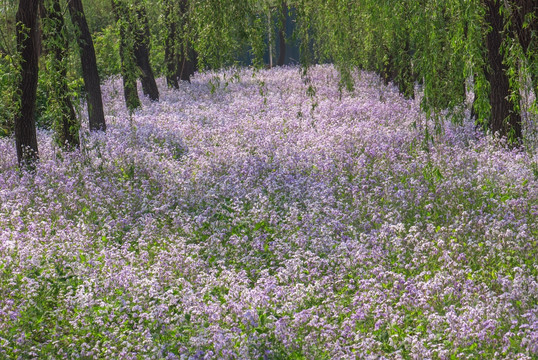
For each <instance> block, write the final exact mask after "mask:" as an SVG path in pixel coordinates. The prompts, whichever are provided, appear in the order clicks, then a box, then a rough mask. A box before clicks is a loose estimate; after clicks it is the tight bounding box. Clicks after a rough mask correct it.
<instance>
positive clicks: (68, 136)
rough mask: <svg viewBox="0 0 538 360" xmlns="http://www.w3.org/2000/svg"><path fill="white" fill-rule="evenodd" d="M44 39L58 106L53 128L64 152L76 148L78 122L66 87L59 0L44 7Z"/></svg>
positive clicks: (63, 24)
mask: <svg viewBox="0 0 538 360" xmlns="http://www.w3.org/2000/svg"><path fill="white" fill-rule="evenodd" d="M43 10H44V14H43V15H44V19H43V21H44V22H46V24H44V25H45V26H44V27H45V31H44V36H46V38H45V44H46V48H47V50H48V51H49V52H50V53H51V56H53V57H54V58H53V59H52V60H51V62H50V68H49V71H50V72H51V74H50V76H51V77H52V78H53V84H54V86H55V88H54V89H53V91H52V92H53V94H54V96H55V98H56V101H57V103H58V116H59V124H56V126H55V128H56V129H55V130H56V141H57V143H58V144H59V145H60V146H62V147H65V148H66V149H72V148H75V147H78V145H79V137H78V128H79V126H78V122H77V117H76V114H75V110H74V108H73V104H72V102H71V98H70V96H69V89H68V86H67V64H66V61H65V59H66V57H67V51H68V46H69V42H68V39H67V36H66V35H65V23H64V18H63V16H62V8H61V6H60V1H59V0H52V4H51V6H49V7H47V6H45V7H44V9H43Z"/></svg>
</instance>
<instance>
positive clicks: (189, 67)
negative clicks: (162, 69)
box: [177, 0, 197, 82]
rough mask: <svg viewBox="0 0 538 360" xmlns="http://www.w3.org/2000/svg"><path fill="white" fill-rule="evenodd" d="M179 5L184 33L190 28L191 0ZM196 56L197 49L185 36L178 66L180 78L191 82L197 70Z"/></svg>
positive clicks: (181, 2) (185, 0)
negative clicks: (189, 12)
mask: <svg viewBox="0 0 538 360" xmlns="http://www.w3.org/2000/svg"><path fill="white" fill-rule="evenodd" d="M179 6H180V15H181V18H182V19H183V22H182V24H181V26H182V30H183V33H184V34H185V33H186V32H187V29H188V15H189V14H188V11H189V9H188V7H189V1H188V0H181V1H180V3H179ZM196 58H197V55H196V51H195V50H194V47H193V46H192V43H191V42H190V40H189V39H188V38H187V37H185V36H183V39H182V42H181V52H180V54H179V64H178V68H177V77H178V78H179V79H180V80H182V81H188V82H191V76H192V75H194V73H195V71H196V61H197V60H196Z"/></svg>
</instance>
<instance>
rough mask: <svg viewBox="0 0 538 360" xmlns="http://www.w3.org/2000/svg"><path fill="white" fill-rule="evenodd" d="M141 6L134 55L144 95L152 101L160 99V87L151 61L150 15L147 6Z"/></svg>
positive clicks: (138, 11)
mask: <svg viewBox="0 0 538 360" xmlns="http://www.w3.org/2000/svg"><path fill="white" fill-rule="evenodd" d="M139 6H140V7H139V8H138V9H137V10H136V16H137V18H138V23H139V25H138V26H137V31H136V34H135V44H134V55H135V59H136V64H137V65H138V67H139V69H140V71H141V73H140V81H141V83H142V91H143V92H144V95H146V96H148V97H149V98H150V99H151V100H152V101H159V89H158V88H157V83H156V82H155V76H154V75H153V70H152V69H151V63H150V61H149V44H150V33H149V24H148V15H147V13H146V8H145V7H144V6H143V5H141V4H140V5H139Z"/></svg>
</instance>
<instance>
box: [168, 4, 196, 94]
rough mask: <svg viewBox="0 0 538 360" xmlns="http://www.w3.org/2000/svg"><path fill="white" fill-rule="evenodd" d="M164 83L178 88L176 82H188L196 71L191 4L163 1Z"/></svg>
mask: <svg viewBox="0 0 538 360" xmlns="http://www.w3.org/2000/svg"><path fill="white" fill-rule="evenodd" d="M163 7H164V14H163V15H164V16H163V20H164V23H163V25H164V28H165V29H166V32H165V46H164V61H165V64H166V82H167V84H168V86H169V87H173V88H175V89H177V88H179V83H178V80H182V81H188V82H190V80H191V76H192V75H194V72H195V71H196V51H195V50H194V45H193V37H194V34H193V31H192V23H193V21H192V12H193V8H192V2H190V1H188V0H180V1H173V0H164V1H163Z"/></svg>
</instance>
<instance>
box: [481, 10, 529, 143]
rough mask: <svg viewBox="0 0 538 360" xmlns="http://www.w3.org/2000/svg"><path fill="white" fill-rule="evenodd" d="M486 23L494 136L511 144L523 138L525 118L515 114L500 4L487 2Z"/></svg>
mask: <svg viewBox="0 0 538 360" xmlns="http://www.w3.org/2000/svg"><path fill="white" fill-rule="evenodd" d="M486 5H487V8H486V23H487V24H488V25H489V26H490V27H491V31H489V32H488V34H487V36H486V45H487V50H488V51H487V56H488V64H489V69H488V72H487V74H486V76H487V79H488V81H489V84H490V96H489V100H490V104H491V120H490V123H489V126H490V129H491V131H492V132H493V133H496V132H499V134H500V135H501V136H507V137H508V138H509V139H510V141H514V140H516V139H520V138H521V116H520V115H519V114H517V113H516V112H515V110H514V106H513V104H512V103H511V102H510V100H509V96H510V83H509V79H508V75H507V74H506V66H505V65H504V64H503V56H502V54H501V45H502V41H503V39H502V35H501V34H502V31H503V29H504V26H505V22H504V19H503V14H500V8H501V4H500V0H486Z"/></svg>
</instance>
